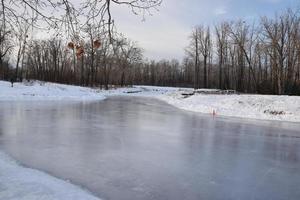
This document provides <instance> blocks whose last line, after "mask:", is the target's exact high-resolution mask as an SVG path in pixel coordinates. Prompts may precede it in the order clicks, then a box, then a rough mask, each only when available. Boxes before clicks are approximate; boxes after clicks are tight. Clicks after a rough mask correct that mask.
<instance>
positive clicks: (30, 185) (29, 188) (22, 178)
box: [0, 152, 99, 200]
mask: <svg viewBox="0 0 300 200" xmlns="http://www.w3.org/2000/svg"><path fill="white" fill-rule="evenodd" d="M0 199H3V200H4V199H5V200H42V199H43V200H67V199H72V200H83V199H84V200H99V199H98V198H96V197H94V196H93V195H91V194H90V193H88V192H87V191H84V190H83V189H81V188H79V187H77V186H74V185H72V184H71V183H68V182H65V181H62V180H59V179H57V178H54V177H52V176H50V175H48V174H45V173H43V172H40V171H37V170H33V169H29V168H25V167H22V166H20V165H18V163H16V162H15V161H14V160H12V159H11V158H10V157H8V156H7V155H6V154H4V153H1V152H0Z"/></svg>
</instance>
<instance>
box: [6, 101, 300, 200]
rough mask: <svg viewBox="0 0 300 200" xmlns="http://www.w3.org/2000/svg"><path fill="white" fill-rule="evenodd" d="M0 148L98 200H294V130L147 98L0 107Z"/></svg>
mask: <svg viewBox="0 0 300 200" xmlns="http://www.w3.org/2000/svg"><path fill="white" fill-rule="evenodd" d="M0 149H2V150H4V151H5V152H7V153H8V154H9V155H11V156H12V157H14V158H15V159H17V160H18V161H20V162H21V163H22V164H24V165H25V166H28V167H32V168H36V169H39V170H42V171H45V172H47V173H49V174H52V175H54V176H56V177H59V178H61V179H64V180H70V181H71V182H72V183H74V184H77V185H80V186H82V187H84V188H87V189H88V190H90V191H91V192H93V193H94V194H95V195H96V196H99V197H100V198H102V199H104V200H105V199H107V200H111V199H112V200H121V199H122V200H138V199H143V200H148V199H155V200H156V199H162V200H167V199H170V200H183V199H184V200H199V199H205V200H207V199H208V200H210V199H211V200H215V199H220V200H221V199H222V200H224V199H225V200H226V199H228V200H229V199H230V200H231V199H233V200H237V199H243V200H248V199H249V200H252V199H261V200H265V199H272V200H282V199H300V124H296V123H280V122H268V121H255V120H240V119H234V118H222V117H217V118H213V117H212V116H208V115H200V114H196V113H192V112H186V111H182V110H179V109H177V108H174V107H172V106H169V105H167V104H165V103H163V102H161V101H158V100H155V99H150V98H138V97H113V98H109V99H107V100H104V101H100V102H85V103H78V102H77V103H76V102H59V103H57V102H0ZM0 173H1V172H0Z"/></svg>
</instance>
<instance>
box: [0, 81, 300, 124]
mask: <svg viewBox="0 0 300 200" xmlns="http://www.w3.org/2000/svg"><path fill="white" fill-rule="evenodd" d="M203 91H205V90H203ZM207 91H209V90H207ZM191 92H193V89H188V88H171V87H155V86H134V87H132V88H118V89H113V90H108V91H105V90H100V89H91V88H86V87H79V86H71V85H63V84H56V83H44V82H39V81H34V82H32V83H26V84H24V83H15V84H14V87H13V88H12V87H11V84H10V83H9V82H5V81H0V102H1V101H42V100H49V101H56V100H60V101H95V100H96V101H98V100H104V99H105V98H106V97H109V96H143V97H154V98H157V99H159V100H162V101H164V102H166V103H168V104H170V105H173V106H175V107H177V108H180V109H183V110H188V111H193V112H200V113H205V114H216V115H217V116H227V117H238V118H247V119H258V120H277V121H287V122H300V97H299V96H276V95H248V94H242V95H237V94H230V95H218V94H195V95H192V96H184V95H183V94H184V93H191Z"/></svg>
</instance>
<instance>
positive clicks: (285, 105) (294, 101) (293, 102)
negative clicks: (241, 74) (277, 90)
mask: <svg viewBox="0 0 300 200" xmlns="http://www.w3.org/2000/svg"><path fill="white" fill-rule="evenodd" d="M182 93H183V91H180V90H177V91H173V92H168V93H166V94H165V95H160V96H158V98H159V99H161V100H163V101H166V102H167V103H169V104H171V105H174V106H176V107H178V108H181V109H185V110H189V111H195V112H201V113H207V114H213V113H215V114H217V115H222V116H230V117H241V118H251V119H263V120H281V121H291V122H300V97H292V96H275V95H236V94H234V95H207V94H195V95H192V96H190V97H184V96H183V95H182Z"/></svg>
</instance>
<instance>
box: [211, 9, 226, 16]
mask: <svg viewBox="0 0 300 200" xmlns="http://www.w3.org/2000/svg"><path fill="white" fill-rule="evenodd" d="M214 14H215V15H225V14H227V9H226V8H225V7H218V8H216V9H215V10H214Z"/></svg>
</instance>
